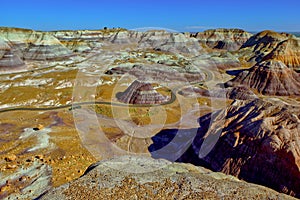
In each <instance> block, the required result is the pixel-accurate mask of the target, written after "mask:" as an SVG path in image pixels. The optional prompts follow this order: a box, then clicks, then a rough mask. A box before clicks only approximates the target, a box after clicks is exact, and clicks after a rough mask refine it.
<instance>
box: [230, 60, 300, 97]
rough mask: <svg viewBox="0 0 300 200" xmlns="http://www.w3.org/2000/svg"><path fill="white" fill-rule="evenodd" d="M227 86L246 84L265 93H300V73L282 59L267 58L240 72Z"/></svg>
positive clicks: (287, 94)
mask: <svg viewBox="0 0 300 200" xmlns="http://www.w3.org/2000/svg"><path fill="white" fill-rule="evenodd" d="M225 85H226V86H234V87H235V86H239V85H244V86H246V87H249V88H253V89H256V90H257V91H258V92H260V93H262V94H265V95H279V96H291V95H300V75H299V74H298V73H297V72H295V71H294V70H293V69H290V68H288V67H287V66H286V65H285V64H283V63H282V62H281V61H276V60H267V61H263V62H261V63H258V64H256V65H255V66H253V67H251V68H250V69H249V70H244V71H242V72H240V73H239V74H238V75H237V76H236V77H235V78H233V79H232V80H230V81H229V82H227V83H226V84H225Z"/></svg>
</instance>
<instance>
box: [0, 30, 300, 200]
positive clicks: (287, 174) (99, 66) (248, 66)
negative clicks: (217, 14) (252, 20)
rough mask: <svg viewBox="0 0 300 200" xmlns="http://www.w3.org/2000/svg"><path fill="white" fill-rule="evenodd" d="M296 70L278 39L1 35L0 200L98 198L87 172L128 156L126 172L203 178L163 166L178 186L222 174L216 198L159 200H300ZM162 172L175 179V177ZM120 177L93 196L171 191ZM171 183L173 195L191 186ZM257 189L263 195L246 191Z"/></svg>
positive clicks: (292, 51) (294, 55)
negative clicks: (143, 170)
mask: <svg viewBox="0 0 300 200" xmlns="http://www.w3.org/2000/svg"><path fill="white" fill-rule="evenodd" d="M299 69H300V40H299V39H298V38H297V37H296V36H294V35H291V34H287V33H276V32H273V31H262V32H259V33H257V34H251V33H248V32H246V31H243V30H239V29H215V30H207V31H205V32H201V33H200V32H199V33H195V34H191V33H169V32H166V31H161V30H149V31H146V32H137V31H129V30H125V29H104V30H79V31H54V32H39V31H33V30H27V29H19V28H0V96H1V98H0V177H1V178H0V198H7V199H16V198H28V199H33V198H37V197H40V198H45V199H52V197H53V198H54V196H55V195H56V196H57V195H58V194H59V192H56V193H57V194H55V187H58V186H61V187H62V186H65V185H64V184H67V185H68V186H67V187H68V188H69V189H68V191H64V192H63V193H64V195H65V197H64V198H66V199H68V197H69V198H71V199H75V198H77V199H80V198H90V197H91V196H84V195H82V194H83V193H87V192H84V191H81V189H82V188H84V187H83V183H81V182H80V180H83V179H84V180H85V179H88V178H89V177H87V174H89V171H91V170H92V171H93V169H92V168H91V169H90V168H89V170H87V168H88V167H89V166H90V165H92V164H93V163H96V162H97V161H100V160H102V161H103V160H106V159H111V158H114V157H117V158H116V159H117V160H116V161H107V165H108V166H109V165H111V167H112V168H114V166H115V165H116V163H121V162H126V161H124V160H122V159H125V158H127V159H132V163H131V164H130V163H129V164H128V167H129V168H130V169H132V170H133V168H134V167H137V166H141V165H143V164H141V163H144V165H145V164H149V166H153V167H154V168H155V167H157V168H159V165H166V163H167V161H162V163H161V164H160V163H155V162H156V161H154V160H147V159H151V157H152V158H155V159H158V158H164V159H166V160H169V161H172V162H175V161H177V162H183V163H191V164H193V165H196V166H202V167H205V168H207V169H205V168H201V170H202V171H201V173H200V172H199V171H197V170H199V169H200V168H197V170H195V169H194V168H196V167H194V166H193V167H192V169H193V170H191V166H190V167H187V166H185V165H182V166H181V165H180V164H176V165H175V164H170V163H168V165H170V166H173V165H175V167H173V168H172V170H173V171H172V170H171V172H172V173H173V172H174V171H176V170H177V171H176V174H177V173H179V174H180V173H181V172H180V170H179V169H181V170H183V171H184V170H187V171H189V170H191V171H192V172H191V174H190V175H189V176H192V177H194V176H195V177H198V176H200V175H199V173H200V174H201V177H202V176H204V177H202V179H203V180H204V179H205V177H206V178H207V176H208V175H207V174H213V173H212V172H209V170H212V171H215V172H222V173H224V174H223V175H214V176H212V177H213V178H211V177H210V178H208V179H207V184H211V183H212V182H213V183H214V184H217V186H216V185H215V186H214V187H218V188H219V189H211V188H210V189H211V190H210V189H209V187H208V186H207V184H206V186H205V188H202V189H201V190H200V189H199V188H198V189H197V188H196V189H195V188H190V190H189V191H190V192H189V193H188V194H186V193H181V192H180V190H178V188H177V189H176V188H175V189H174V188H173V190H172V191H173V193H168V192H162V194H161V195H166V196H162V197H161V198H160V199H163V198H165V199H170V198H171V199H173V198H175V197H176V195H177V198H182V199H195V198H196V199H197V198H200V197H201V198H204V199H205V198H206V199H220V198H225V199H226V198H228V199H232V198H238V196H237V195H243V196H244V197H245V198H246V199H261V198H274V199H277V198H281V199H289V198H292V197H291V196H294V197H298V198H299V197H300V181H299V180H300V135H299V134H300V126H299V122H300V121H299V117H300V107H299V106H300V101H299V100H300V99H299V94H300V75H299ZM124 155H125V156H126V155H127V157H121V156H124ZM131 156H142V157H143V158H136V157H131ZM118 159H120V160H118ZM140 159H146V160H142V161H141V160H140ZM125 160H126V159H125ZM103 162H105V161H103ZM153 163H154V164H153ZM97 165H98V168H99V169H98V170H100V169H102V168H103V166H105V163H104V164H101V162H100V164H99V163H98V164H97ZM136 165H137V166H136ZM179 166H180V167H179ZM101 167H102V168H101ZM137 168H138V167H137ZM177 168H178V169H177ZM187 168H188V169H187ZM86 170H87V171H86ZM147 170H148V171H149V170H150V169H149V168H147ZM151 170H152V169H151ZM164 170H165V171H161V174H163V177H166V179H165V180H166V181H167V180H169V179H170V177H172V176H173V175H172V176H171V175H170V174H172V173H171V172H170V171H168V170H170V169H168V170H167V169H164ZM178 170H179V171H178ZM203 170H204V171H203ZM100 171H101V170H100ZM102 171H105V170H104V169H102ZM195 171H197V173H198V175H195ZM91 173H95V170H94V171H93V172H91ZM99 173H101V172H99ZM103 173H104V172H103ZM113 173H116V172H109V173H108V175H107V176H110V177H111V179H110V181H109V182H114V183H115V185H114V186H113V188H114V189H111V188H112V186H110V187H108V188H110V189H107V188H105V187H104V186H103V187H104V188H102V189H99V191H98V193H97V195H98V197H99V198H100V197H101V198H112V199H113V198H115V199H119V198H121V197H122V198H133V196H130V194H131V193H132V190H133V188H130V187H127V186H126V187H125V186H124V187H125V188H123V190H124V191H127V192H125V193H122V192H120V191H121V190H119V189H118V187H121V186H119V185H118V184H117V183H119V182H118V181H123V182H122V184H125V185H126V184H127V185H128V184H129V185H130V184H132V185H134V187H135V188H136V187H142V186H143V187H146V188H147V187H148V188H147V191H148V192H146V193H147V194H148V193H149V199H153V198H154V197H156V198H158V196H157V195H155V194H158V193H156V192H154V191H153V190H154V189H153V188H155V187H157V188H160V189H161V190H162V191H165V189H166V190H167V189H168V188H170V187H171V186H170V187H169V186H168V182H164V183H162V182H163V181H164V180H161V183H160V184H162V185H160V184H158V185H155V184H154V183H153V182H155V181H154V180H152V183H153V184H154V185H155V186H151V187H150V186H145V185H144V184H145V183H144V182H143V183H139V182H138V183H137V182H134V183H133V182H132V180H131V179H128V177H127V175H126V176H125V175H124V174H123V175H120V176H119V179H122V178H120V177H123V176H124V177H123V178H124V180H116V179H117V177H118V175H115V177H114V174H113ZM182 173H183V172H182ZM96 174H97V173H96ZM225 174H227V175H232V176H227V175H225ZM134 176H137V175H134ZM187 176H188V175H187V174H184V175H182V177H181V178H186V177H187ZM233 176H235V177H237V178H238V179H240V180H243V181H239V180H238V179H237V178H233ZM79 177H81V178H79ZM141 177H142V175H141ZM216 177H217V178H216ZM218 177H219V178H218ZM78 178H79V179H78ZM144 178H145V177H144ZM160 178H161V177H160ZM160 178H159V180H160ZM168 178H169V179H168ZM173 178H174V177H173ZM90 179H92V178H91V177H90ZM133 179H134V178H133ZM135 179H136V180H138V179H139V178H137V177H135ZM145 179H146V178H145ZM175 179H176V178H174V179H172V180H173V183H170V184H171V185H172V187H175V186H176V184H177V186H176V187H179V186H178V185H180V184H181V185H182V184H183V185H184V186H186V185H185V184H188V183H186V182H180V181H178V180H179V179H180V178H178V179H176V180H175ZM219 179H222V180H223V183H222V182H216V180H219ZM231 179H232V180H231ZM233 179H234V180H233ZM74 180H75V182H74ZM180 180H181V179H180ZM205 180H206V179H205ZM76 181H77V182H76ZM128 181H129V182H128ZM139 181H140V179H139ZM149 181H150V180H149ZM170 181H171V180H170ZM230 181H233V182H232V183H231V182H230ZM244 181H246V182H250V183H255V184H259V185H263V186H266V187H268V188H271V189H273V190H276V191H277V192H279V193H285V194H287V195H290V196H286V195H283V194H279V193H277V192H275V191H272V190H271V189H268V188H262V187H261V186H258V185H254V184H252V185H251V187H250V186H247V185H245V184H248V183H246V182H244ZM192 182H193V181H192ZM75 183H76V184H75ZM85 183H86V182H85ZM107 184H108V183H107ZM120 184H121V183H120ZM139 184H140V185H139ZM193 184H199V185H201V184H200V183H199V182H197V183H195V182H193ZM222 184H223V186H224V187H223V188H225V189H223V190H222V187H221V186H220V185H222ZM137 185H138V186H137ZM141 185H142V186H141ZM174 185H175V186H174ZM86 187H88V186H86ZM149 187H150V189H149ZM187 187H188V186H187ZM230 187H235V188H236V189H235V190H230V189H228V188H230ZM53 188H54V189H53ZM76 188H77V189H76ZM78 188H81V189H78ZM164 188H165V189H164ZM245 188H246V189H245ZM251 188H252V189H253V188H255V189H253V191H256V193H255V192H254V193H253V192H249V193H247V192H245V191H246V190H247V189H249V191H250V190H252V189H251ZM49 190H50V192H48V193H47V194H46V196H45V197H42V196H43V195H44V193H46V192H47V191H49ZM93 190H94V189H93ZM93 190H92V191H93ZM199 190H200V192H199ZM218 190H220V191H218ZM51 191H52V193H51ZM58 191H59V189H58ZM75 191H81V192H82V194H81V195H82V196H80V194H77V193H76V192H75ZM129 191H131V193H130V192H129ZM201 191H202V192H201ZM216 191H218V192H216ZM240 191H243V192H242V193H240ZM144 192H145V191H144ZM151 192H152V193H151ZM235 192H236V193H235ZM88 193H91V190H88ZM150 193H151V194H152V195H154V196H151V195H150ZM76 194H77V196H76ZM112 194H117V196H107V195H112ZM47 195H48V197H47ZM51 195H52V196H51ZM72 195H73V196H72ZM74 195H75V196H74ZM78 195H79V196H78ZM101 195H102V196H101ZM118 195H119V196H118ZM122 195H123V196H122ZM124 195H125V196H124ZM126 195H127V196H126ZM128 195H129V196H128ZM132 195H134V192H133V193H132ZM168 195H169V196H168ZM172 195H173V196H172ZM174 195H175V196H174ZM178 195H179V196H178ZM201 195H202V196H201ZM255 195H256V196H255ZM270 195H271V196H272V195H273V196H272V197H271V196H270ZM280 195H283V196H280ZM135 197H138V196H135ZM135 197H134V198H135ZM143 197H145V198H146V196H143ZM56 198H57V199H63V198H62V197H61V196H59V195H58V196H57V197H56ZM158 199H159V198H158Z"/></svg>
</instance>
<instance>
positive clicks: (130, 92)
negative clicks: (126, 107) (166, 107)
mask: <svg viewBox="0 0 300 200" xmlns="http://www.w3.org/2000/svg"><path fill="white" fill-rule="evenodd" d="M117 98H118V100H119V101H121V102H123V103H127V104H149V105H154V104H163V103H166V102H168V101H169V100H170V97H168V96H164V95H162V94H160V93H158V92H157V91H156V90H155V89H154V88H153V86H152V85H151V83H146V82H141V81H139V80H135V81H134V82H133V83H132V84H131V85H130V86H129V87H128V88H127V89H126V90H125V91H124V92H121V93H118V94H117Z"/></svg>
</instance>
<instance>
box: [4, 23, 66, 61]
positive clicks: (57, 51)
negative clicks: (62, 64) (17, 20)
mask: <svg viewBox="0 0 300 200" xmlns="http://www.w3.org/2000/svg"><path fill="white" fill-rule="evenodd" d="M0 37H1V38H3V39H4V40H5V41H7V42H9V43H10V44H11V46H12V48H13V49H14V50H15V51H16V52H17V53H18V56H19V57H20V58H22V59H25V60H60V59H65V58H67V57H70V56H72V51H71V50H69V49H68V48H66V47H65V46H64V45H63V44H62V43H61V42H60V41H59V40H58V39H57V38H55V37H54V36H52V35H51V34H50V33H47V32H38V31H33V30H28V29H18V28H0Z"/></svg>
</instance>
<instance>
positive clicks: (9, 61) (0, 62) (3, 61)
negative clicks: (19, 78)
mask: <svg viewBox="0 0 300 200" xmlns="http://www.w3.org/2000/svg"><path fill="white" fill-rule="evenodd" d="M24 69H26V64H25V63H24V62H23V60H22V59H21V58H20V57H19V56H18V55H17V54H16V53H15V52H14V51H13V49H12V47H11V46H10V45H9V44H8V43H7V42H5V41H4V40H3V39H1V38H0V72H6V71H8V72H12V71H22V70H24Z"/></svg>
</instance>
